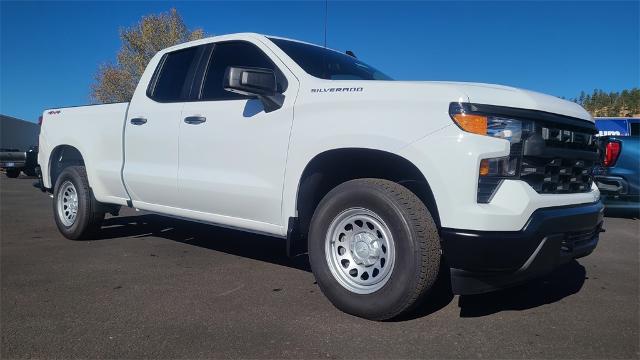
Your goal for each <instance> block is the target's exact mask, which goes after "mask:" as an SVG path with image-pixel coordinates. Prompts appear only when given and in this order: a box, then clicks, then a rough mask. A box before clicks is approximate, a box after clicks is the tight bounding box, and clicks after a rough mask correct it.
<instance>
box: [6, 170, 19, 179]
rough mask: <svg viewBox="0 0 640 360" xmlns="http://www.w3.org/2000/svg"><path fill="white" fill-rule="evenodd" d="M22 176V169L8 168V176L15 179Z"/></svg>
mask: <svg viewBox="0 0 640 360" xmlns="http://www.w3.org/2000/svg"><path fill="white" fill-rule="evenodd" d="M18 176H20V169H7V177H8V178H12V179H15V178H17V177H18Z"/></svg>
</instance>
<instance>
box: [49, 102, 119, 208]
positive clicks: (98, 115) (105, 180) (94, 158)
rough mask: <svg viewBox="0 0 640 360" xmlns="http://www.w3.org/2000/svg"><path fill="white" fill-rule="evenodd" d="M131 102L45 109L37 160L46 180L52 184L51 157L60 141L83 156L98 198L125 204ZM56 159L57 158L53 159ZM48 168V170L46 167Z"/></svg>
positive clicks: (51, 185)
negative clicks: (125, 153) (124, 175)
mask: <svg viewBox="0 0 640 360" xmlns="http://www.w3.org/2000/svg"><path fill="white" fill-rule="evenodd" d="M128 107H129V103H115V104H105V105H88V106H77V107H70V108H58V109H50V110H46V111H45V112H44V114H43V121H42V128H41V131H40V152H39V154H38V163H39V164H40V166H41V168H42V170H43V171H42V173H43V175H44V176H43V183H44V186H45V187H47V188H51V187H53V184H52V181H51V179H50V177H49V173H50V172H49V171H47V170H48V168H49V167H50V166H51V165H50V164H49V163H48V160H49V158H50V156H51V154H52V153H53V152H54V151H56V146H57V145H58V144H67V145H69V146H72V147H74V148H76V149H77V150H78V151H80V153H81V154H82V156H83V157H84V162H85V167H86V169H87V175H88V177H89V182H90V183H91V188H92V190H93V193H94V196H95V198H96V199H97V200H98V201H102V202H107V203H115V204H123V205H124V204H126V191H125V188H124V185H123V183H122V178H121V175H120V170H121V168H122V164H123V159H124V157H123V129H124V121H125V117H126V113H127V109H128ZM53 161H55V159H54V158H52V159H51V162H53ZM45 167H46V169H45Z"/></svg>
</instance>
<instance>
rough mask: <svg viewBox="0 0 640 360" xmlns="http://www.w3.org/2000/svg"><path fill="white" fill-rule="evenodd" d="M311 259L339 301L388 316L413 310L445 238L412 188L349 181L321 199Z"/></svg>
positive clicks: (432, 276) (359, 311)
mask: <svg viewBox="0 0 640 360" xmlns="http://www.w3.org/2000/svg"><path fill="white" fill-rule="evenodd" d="M309 261H310V263H311V268H312V270H313V273H314V275H315V277H316V280H317V282H318V285H319V286H320V289H321V290H322V292H323V293H324V294H325V295H326V296H327V297H328V298H329V300H330V301H331V302H332V303H333V304H334V305H335V306H336V307H337V308H339V309H340V310H342V311H344V312H347V313H349V314H352V315H356V316H360V317H363V318H367V319H371V320H387V319H391V318H394V317H396V316H398V315H400V314H402V313H405V312H407V311H409V310H411V309H412V307H413V306H414V305H415V304H416V302H417V301H418V299H420V298H422V296H423V295H425V294H426V293H427V292H428V291H429V289H430V288H431V287H432V285H433V284H434V282H435V280H436V278H437V276H438V270H439V267H440V238H439V235H438V231H437V227H436V224H435V222H434V221H433V218H432V217H431V214H430V213H429V211H428V210H427V208H426V206H425V205H424V203H422V201H420V199H419V198H418V197H417V196H416V195H415V194H413V193H412V192H411V191H409V190H408V189H407V188H405V187H403V186H402V185H400V184H397V183H394V182H391V181H387V180H381V179H357V180H351V181H348V182H345V183H343V184H341V185H338V186H337V187H336V188H334V189H333V190H331V191H330V192H329V193H328V194H327V195H326V196H325V197H324V198H323V199H322V201H321V202H320V204H319V205H318V207H317V209H316V211H315V213H314V215H313V218H312V221H311V227H310V230H309Z"/></svg>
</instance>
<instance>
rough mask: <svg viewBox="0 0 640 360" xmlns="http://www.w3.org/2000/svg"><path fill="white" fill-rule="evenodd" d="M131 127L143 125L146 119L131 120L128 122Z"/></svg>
mask: <svg viewBox="0 0 640 360" xmlns="http://www.w3.org/2000/svg"><path fill="white" fill-rule="evenodd" d="M130 122H131V123H132V124H133V125H144V124H146V123H147V119H145V118H133V119H131V120H130Z"/></svg>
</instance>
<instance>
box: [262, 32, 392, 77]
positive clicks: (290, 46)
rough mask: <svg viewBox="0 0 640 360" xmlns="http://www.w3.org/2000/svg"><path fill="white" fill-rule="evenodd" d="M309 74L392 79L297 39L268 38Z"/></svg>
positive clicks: (337, 54) (357, 61)
mask: <svg viewBox="0 0 640 360" xmlns="http://www.w3.org/2000/svg"><path fill="white" fill-rule="evenodd" d="M269 40H271V41H272V42H273V43H274V44H276V45H277V46H278V47H279V48H280V49H281V50H282V51H284V52H285V53H286V54H287V55H288V56H289V57H290V58H292V59H293V61H295V62H296V63H297V64H298V65H300V67H301V68H302V69H303V70H304V71H305V72H307V73H308V74H309V75H312V76H315V77H317V78H320V79H326V80H393V79H391V78H390V77H389V76H387V75H385V74H384V73H382V72H381V71H379V70H377V69H376V68H374V67H373V66H370V65H367V64H365V63H363V62H362V61H360V60H358V59H356V58H354V57H352V56H349V55H346V54H342V53H339V52H337V51H333V50H329V49H325V48H323V47H320V46H315V45H310V44H305V43H301V42H297V41H291V40H284V39H277V38H269Z"/></svg>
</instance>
